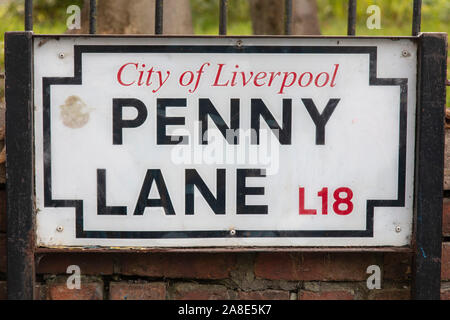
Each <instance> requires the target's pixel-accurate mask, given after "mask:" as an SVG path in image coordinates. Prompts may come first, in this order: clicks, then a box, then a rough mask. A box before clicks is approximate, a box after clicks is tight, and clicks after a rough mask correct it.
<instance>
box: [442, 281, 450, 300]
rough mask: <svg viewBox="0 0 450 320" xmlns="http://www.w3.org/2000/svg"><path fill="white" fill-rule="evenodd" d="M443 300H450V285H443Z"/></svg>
mask: <svg viewBox="0 0 450 320" xmlns="http://www.w3.org/2000/svg"><path fill="white" fill-rule="evenodd" d="M441 300H450V284H449V283H445V284H444V283H443V284H442V286H441Z"/></svg>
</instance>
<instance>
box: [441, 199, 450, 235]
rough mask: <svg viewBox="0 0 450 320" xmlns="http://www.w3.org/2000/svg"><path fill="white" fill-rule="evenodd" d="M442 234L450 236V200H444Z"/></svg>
mask: <svg viewBox="0 0 450 320" xmlns="http://www.w3.org/2000/svg"><path fill="white" fill-rule="evenodd" d="M442 234H443V235H444V236H450V198H444V204H443V213H442Z"/></svg>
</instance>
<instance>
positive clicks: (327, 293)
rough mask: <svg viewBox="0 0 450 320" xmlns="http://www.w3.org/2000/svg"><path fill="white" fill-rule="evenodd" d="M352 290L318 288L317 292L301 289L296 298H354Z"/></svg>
mask: <svg viewBox="0 0 450 320" xmlns="http://www.w3.org/2000/svg"><path fill="white" fill-rule="evenodd" d="M354 299H355V293H354V291H353V290H320V291H318V292H314V291H307V290H301V291H300V292H299V294H298V300H354Z"/></svg>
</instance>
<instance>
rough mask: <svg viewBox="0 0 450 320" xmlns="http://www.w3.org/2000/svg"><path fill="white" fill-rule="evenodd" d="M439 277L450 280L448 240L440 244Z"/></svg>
mask: <svg viewBox="0 0 450 320" xmlns="http://www.w3.org/2000/svg"><path fill="white" fill-rule="evenodd" d="M441 279H442V280H450V242H444V243H443V244H442V259H441Z"/></svg>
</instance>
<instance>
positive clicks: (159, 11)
mask: <svg viewBox="0 0 450 320" xmlns="http://www.w3.org/2000/svg"><path fill="white" fill-rule="evenodd" d="M155 34H163V0H156V2H155Z"/></svg>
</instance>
